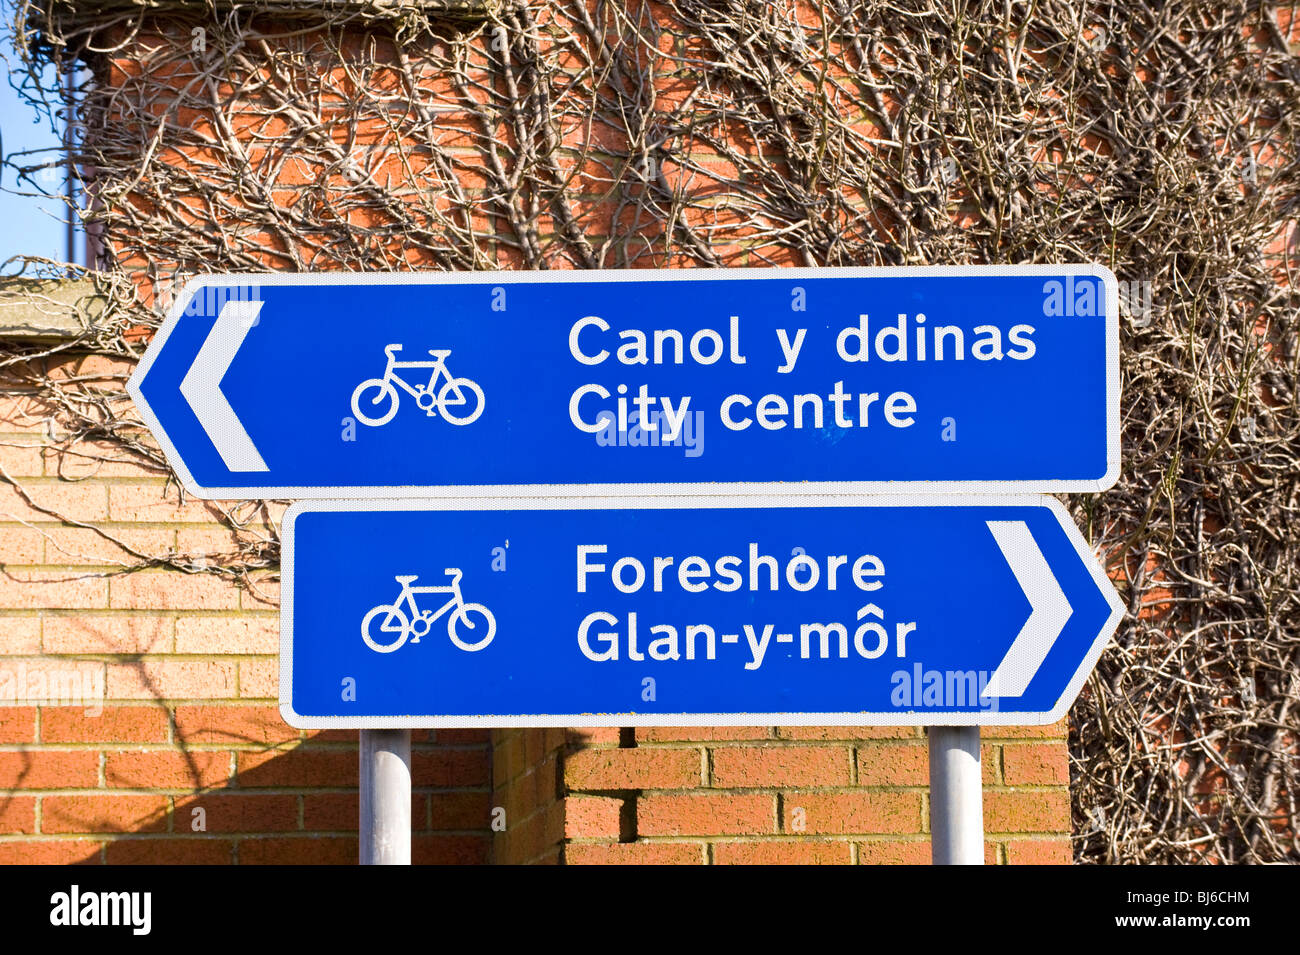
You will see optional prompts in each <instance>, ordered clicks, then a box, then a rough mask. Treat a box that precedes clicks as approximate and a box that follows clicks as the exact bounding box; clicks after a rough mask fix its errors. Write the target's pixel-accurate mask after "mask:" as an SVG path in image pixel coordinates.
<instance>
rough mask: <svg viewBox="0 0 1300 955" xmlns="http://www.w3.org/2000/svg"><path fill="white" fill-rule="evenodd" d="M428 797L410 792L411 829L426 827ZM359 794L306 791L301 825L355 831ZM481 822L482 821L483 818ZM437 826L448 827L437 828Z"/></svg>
mask: <svg viewBox="0 0 1300 955" xmlns="http://www.w3.org/2000/svg"><path fill="white" fill-rule="evenodd" d="M428 801H429V796H428V794H426V793H413V794H412V795H411V828H412V829H413V830H416V831H421V830H424V829H426V828H427V827H426V826H425V816H426V806H427V805H428ZM360 808H361V807H360V796H359V794H358V793H356V792H344V793H306V794H304V795H303V797H302V827H303V829H305V830H306V831H308V832H356V831H357V829H358V819H359V816H360ZM479 822H482V820H481V819H480V820H479ZM435 828H446V827H437V826H435Z"/></svg>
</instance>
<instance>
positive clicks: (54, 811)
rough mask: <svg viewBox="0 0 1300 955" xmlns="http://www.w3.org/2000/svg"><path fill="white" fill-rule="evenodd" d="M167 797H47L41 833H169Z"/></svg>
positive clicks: (43, 805) (43, 806)
mask: <svg viewBox="0 0 1300 955" xmlns="http://www.w3.org/2000/svg"><path fill="white" fill-rule="evenodd" d="M166 829H167V797H166V796H116V795H114V796H108V795H104V796H99V795H95V796H45V797H44V798H43V799H42V800H41V832H89V833H103V832H165V831H166Z"/></svg>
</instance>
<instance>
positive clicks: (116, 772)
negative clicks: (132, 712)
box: [104, 750, 230, 789]
mask: <svg viewBox="0 0 1300 955" xmlns="http://www.w3.org/2000/svg"><path fill="white" fill-rule="evenodd" d="M104 778H105V781H106V782H107V783H108V785H110V786H122V787H125V788H129V789H203V788H207V787H209V786H218V785H222V784H224V783H226V782H228V781H229V780H230V754H229V753H225V752H220V751H217V752H211V751H205V750H190V751H178V750H151V751H146V752H119V753H112V752H110V753H107V754H105V757H104Z"/></svg>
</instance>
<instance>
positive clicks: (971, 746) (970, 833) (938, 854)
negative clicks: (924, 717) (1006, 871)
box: [929, 726, 984, 865]
mask: <svg viewBox="0 0 1300 955" xmlns="http://www.w3.org/2000/svg"><path fill="white" fill-rule="evenodd" d="M929 735H930V859H931V861H932V862H933V863H934V864H935V865H983V864H984V790H983V787H982V785H981V780H980V728H979V727H978V726H931V727H930V729H929Z"/></svg>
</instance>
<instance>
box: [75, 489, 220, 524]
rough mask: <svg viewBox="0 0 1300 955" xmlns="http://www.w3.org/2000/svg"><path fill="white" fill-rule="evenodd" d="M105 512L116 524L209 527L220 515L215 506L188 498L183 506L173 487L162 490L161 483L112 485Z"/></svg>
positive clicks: (218, 507)
mask: <svg viewBox="0 0 1300 955" xmlns="http://www.w3.org/2000/svg"><path fill="white" fill-rule="evenodd" d="M100 490H103V489H102V488H101V489H100ZM108 512H109V516H110V517H111V518H112V519H113V520H115V521H134V522H144V521H150V522H153V523H157V524H175V523H177V522H190V523H199V524H211V523H212V522H213V521H214V520H219V519H220V516H221V508H220V506H219V505H218V504H217V503H215V502H213V501H201V500H198V499H197V498H193V497H191V498H187V499H186V501H185V503H184V504H182V503H180V499H179V497H178V496H177V492H176V489H175V488H174V487H173V488H171V489H168V490H164V488H163V485H161V484H147V485H125V484H114V485H112V486H111V487H109V488H108Z"/></svg>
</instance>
